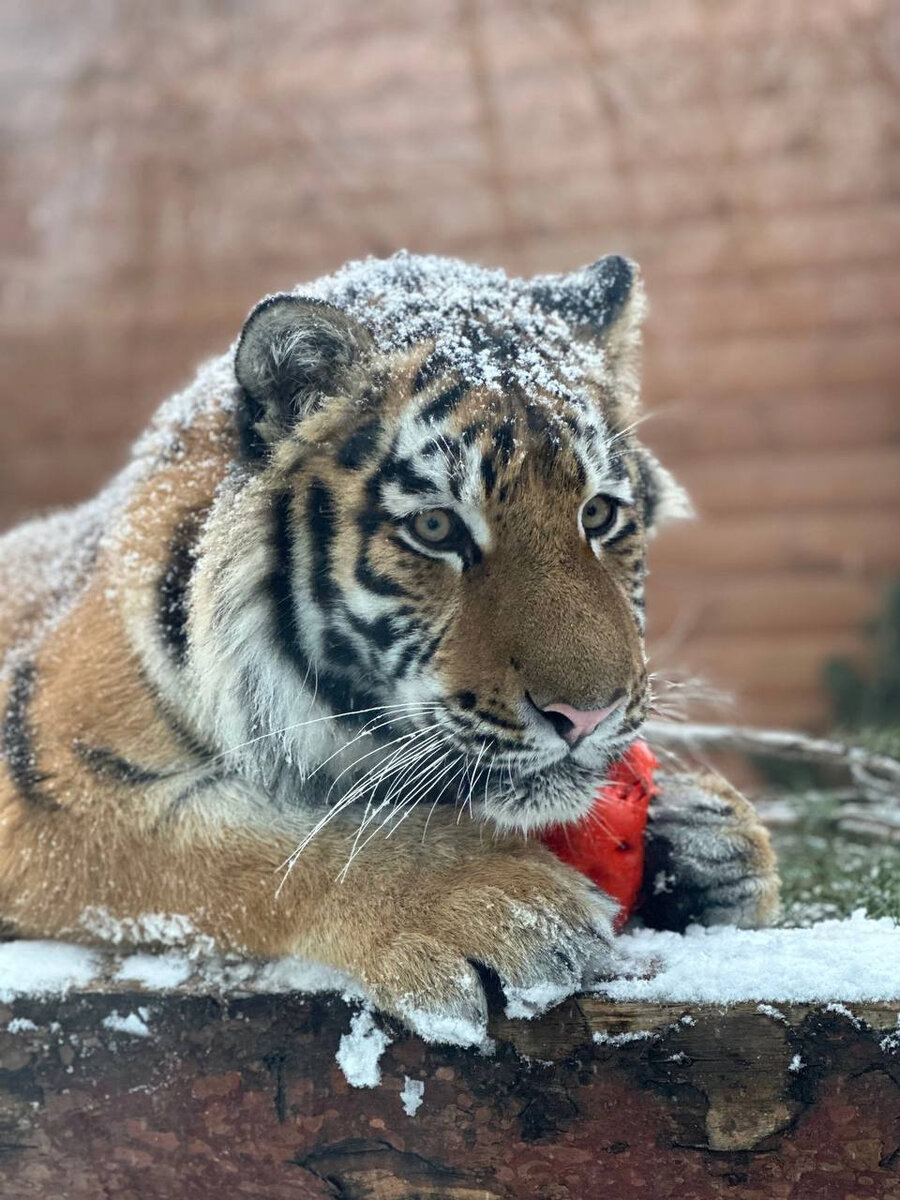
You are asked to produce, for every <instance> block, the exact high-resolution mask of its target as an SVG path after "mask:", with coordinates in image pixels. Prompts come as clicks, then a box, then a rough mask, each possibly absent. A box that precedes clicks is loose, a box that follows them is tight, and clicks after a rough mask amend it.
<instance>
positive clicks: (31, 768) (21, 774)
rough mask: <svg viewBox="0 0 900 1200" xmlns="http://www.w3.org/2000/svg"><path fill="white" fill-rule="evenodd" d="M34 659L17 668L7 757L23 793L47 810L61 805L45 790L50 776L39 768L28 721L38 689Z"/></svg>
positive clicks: (6, 721) (6, 729)
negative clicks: (36, 689)
mask: <svg viewBox="0 0 900 1200" xmlns="http://www.w3.org/2000/svg"><path fill="white" fill-rule="evenodd" d="M34 680H35V668H34V663H32V662H26V663H22V664H21V665H20V666H18V667H17V668H16V669H15V671H14V672H13V676H12V679H11V680H10V685H9V695H8V697H7V701H6V712H5V714H4V718H3V757H4V759H5V761H6V766H7V769H8V770H9V773H10V776H11V777H12V781H13V783H14V784H15V785H16V787H17V788H18V790H19V794H20V795H21V796H22V798H23V799H24V800H27V801H28V803H29V804H34V805H36V806H37V807H39V808H43V809H47V810H56V809H59V807H60V805H59V804H57V803H56V801H55V800H54V799H53V798H52V797H50V796H48V795H47V794H46V793H45V792H43V791H42V790H41V784H43V783H46V782H47V780H48V779H49V776H47V775H43V774H41V772H40V771H39V770H38V766H37V759H36V757H35V751H34V733H33V730H32V728H31V725H30V724H29V721H28V706H29V704H30V703H31V698H32V695H33V693H34Z"/></svg>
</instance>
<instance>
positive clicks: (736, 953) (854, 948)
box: [597, 910, 900, 1019]
mask: <svg viewBox="0 0 900 1200" xmlns="http://www.w3.org/2000/svg"><path fill="white" fill-rule="evenodd" d="M620 948H621V949H622V950H623V951H625V952H626V954H628V955H629V956H631V957H632V960H633V961H641V962H644V961H645V960H646V959H647V958H650V959H652V960H653V961H654V964H655V967H656V971H655V974H653V975H652V976H651V977H649V978H638V977H634V978H621V979H616V980H612V981H611V982H605V983H603V985H602V986H601V987H600V988H598V989H597V991H598V992H599V993H601V994H602V995H604V996H608V997H609V998H610V999H613V1000H646V1001H660V1002H695V1003H708V1004H728V1003H735V1002H738V1001H745V1000H761V1001H784V1002H792V1003H799V1004H803V1003H815V1002H826V1003H827V1004H828V1007H829V1008H830V1009H831V1010H832V1011H836V1012H840V1013H842V1014H843V1015H846V1016H848V1017H850V1018H851V1019H852V1016H853V1014H852V1013H851V1012H850V1010H849V1009H847V1008H846V1007H845V1006H844V1005H843V1004H841V1003H840V1002H841V1001H844V1002H849V1003H853V1002H857V1003H858V1002H864V1001H878V1000H900V926H898V925H897V923H896V922H895V921H893V920H892V919H891V918H890V917H880V918H877V919H873V918H871V917H868V916H866V914H865V912H864V911H863V910H858V911H857V912H855V913H854V914H853V915H852V916H851V917H848V918H846V919H845V920H831V921H821V922H820V923H819V924H818V925H812V926H810V927H809V928H806V929H754V930H751V929H733V928H731V927H729V926H716V927H713V928H711V929H704V928H701V927H699V926H692V927H691V928H690V929H688V930H687V932H686V933H685V934H683V935H682V934H677V933H664V932H659V931H657V930H650V929H638V930H635V931H634V932H633V933H631V934H629V935H628V936H626V937H624V938H622V939H620Z"/></svg>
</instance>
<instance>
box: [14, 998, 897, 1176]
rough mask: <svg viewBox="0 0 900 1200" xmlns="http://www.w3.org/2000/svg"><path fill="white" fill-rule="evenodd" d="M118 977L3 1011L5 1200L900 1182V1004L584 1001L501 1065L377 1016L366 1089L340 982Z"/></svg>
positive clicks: (502, 1042)
mask: <svg viewBox="0 0 900 1200" xmlns="http://www.w3.org/2000/svg"><path fill="white" fill-rule="evenodd" d="M97 987H98V990H93V989H92V988H91V987H83V988H82V989H81V990H79V991H72V992H70V993H69V994H68V995H66V996H64V997H56V998H48V997H29V996H19V997H16V998H14V999H12V1000H10V1001H9V1002H8V1003H6V1004H0V1196H2V1197H3V1200H33V1198H38V1197H40V1198H41V1200H46V1198H47V1197H66V1198H67V1200H88V1198H90V1200H96V1198H97V1197H115V1198H116V1200H125V1198H131V1197H136V1198H140V1200H173V1198H179V1200H202V1198H204V1197H210V1196H215V1197H238V1196H239V1197H263V1196H265V1197H267V1198H275V1200H280V1198H283V1200H288V1198H290V1200H325V1198H326V1197H331V1198H341V1200H501V1198H502V1200H520V1198H523V1200H524V1198H525V1197H528V1198H529V1200H535V1198H537V1200H591V1198H593V1197H601V1196H604V1197H605V1196H610V1197H616V1198H617V1200H618V1198H624V1200H628V1198H629V1197H632V1196H634V1197H637V1196H640V1197H642V1200H669V1198H672V1200H674V1198H675V1197H678V1200H707V1198H708V1197H726V1196H727V1197H731V1198H733V1197H735V1196H738V1197H741V1198H742V1200H756V1198H759V1200H763V1198H768V1197H785V1198H796V1200H799V1198H801V1197H807V1198H808V1197H816V1200H847V1197H850V1196H854V1197H856V1196H859V1197H865V1198H867V1200H888V1198H892V1200H896V1197H897V1196H898V1194H900V1173H898V1172H900V1025H898V1019H900V1006H898V1004H896V1003H893V1004H887V1003H885V1004H867V1005H860V1006H854V1008H853V1010H852V1011H851V1010H850V1009H847V1008H845V1007H844V1006H842V1005H838V1004H835V1005H830V1006H828V1005H820V1006H811V1005H785V1006H779V1007H778V1008H777V1009H776V1008H773V1007H770V1006H767V1005H758V1004H754V1003H742V1004H735V1005H733V1006H731V1007H727V1008H726V1007H716V1006H708V1005H703V1006H691V1005H683V1004H677V1005H674V1004H669V1005H667V1004H635V1003H630V1004H623V1003H615V1004H614V1003H609V1002H607V1001H604V1000H603V999H601V998H598V997H591V996H583V997H577V998H573V999H571V1000H569V1001H567V1002H565V1003H564V1004H563V1005H562V1006H560V1007H558V1008H556V1009H554V1010H553V1011H551V1012H550V1013H547V1014H545V1015H544V1016H543V1017H541V1018H539V1019H536V1020H533V1021H530V1022H526V1021H516V1020H509V1019H507V1018H505V1017H504V1016H502V1015H496V1016H495V1017H494V1019H493V1022H492V1027H491V1032H492V1035H493V1038H494V1040H495V1044H494V1049H493V1053H491V1054H482V1053H479V1052H476V1051H472V1050H462V1049H459V1048H455V1047H450V1046H441V1045H429V1044H426V1043H425V1042H423V1041H422V1040H421V1039H420V1038H418V1037H416V1036H413V1035H412V1034H409V1033H407V1032H405V1031H404V1030H403V1029H401V1028H400V1027H398V1026H396V1025H394V1024H392V1023H391V1022H389V1021H381V1019H380V1018H377V1020H378V1021H379V1023H380V1024H382V1026H383V1027H384V1029H385V1030H386V1031H387V1033H388V1034H389V1036H390V1037H391V1038H392V1041H391V1043H390V1045H389V1046H388V1047H387V1049H386V1051H385V1052H384V1053H383V1055H382V1058H381V1082H380V1083H379V1084H378V1085H377V1086H375V1087H371V1088H359V1087H351V1086H350V1084H349V1083H348V1082H347V1080H346V1078H345V1077H344V1075H343V1073H342V1071H341V1068H340V1067H339V1066H338V1064H337V1062H336V1060H335V1054H336V1051H337V1049H338V1046H339V1045H340V1040H341V1037H342V1036H343V1035H344V1034H345V1033H346V1032H347V1031H348V1029H349V1025H350V1020H351V1017H352V1015H353V1012H354V1011H355V1007H357V1006H354V1004H353V1003H348V1002H347V1001H345V1000H343V999H341V998H340V997H338V996H336V995H327V994H325V995H323V994H317V995H302V994H296V993H294V994H286V995H273V994H255V993H248V994H232V995H223V994H217V993H215V992H214V991H213V990H212V989H205V990H204V989H202V988H200V989H198V988H197V987H196V986H195V985H189V986H185V987H182V988H180V989H176V990H174V991H172V992H167V993H166V994H153V993H152V992H147V991H141V990H139V989H137V988H136V987H135V985H134V984H127V985H124V984H123V985H118V986H117V985H115V984H110V983H108V982H103V983H102V984H100V985H97ZM408 1080H414V1081H417V1082H419V1083H421V1084H423V1085H424V1089H423V1092H422V1097H421V1106H420V1107H419V1108H418V1111H416V1112H415V1113H414V1115H409V1114H408V1112H407V1109H408V1108H411V1107H414V1106H411V1105H409V1104H407V1105H406V1106H404V1103H403V1102H402V1098H403V1095H404V1094H408V1093H409V1085H408V1083H407V1081H408ZM405 1088H406V1089H407V1091H406V1093H404V1089H405Z"/></svg>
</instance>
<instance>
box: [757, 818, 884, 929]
mask: <svg viewBox="0 0 900 1200" xmlns="http://www.w3.org/2000/svg"><path fill="white" fill-rule="evenodd" d="M795 803H796V807H797V810H798V812H799V813H800V822H799V824H798V825H797V827H796V828H794V829H791V830H790V831H784V832H778V833H776V834H774V835H773V840H774V842H775V849H776V851H777V853H778V858H779V867H780V870H781V878H782V888H783V890H782V896H783V903H784V918H783V923H784V924H786V925H808V924H811V923H812V922H813V921H818V920H822V919H823V918H826V917H844V916H849V914H850V913H852V912H853V911H854V909H857V908H864V909H865V910H866V911H867V912H868V914H869V916H871V917H885V916H888V917H893V918H894V919H895V920H898V921H900V845H898V844H897V843H888V842H879V841H877V840H872V839H868V838H867V839H863V838H855V837H852V836H850V835H847V834H845V833H842V832H840V831H838V830H836V829H835V826H834V816H833V810H834V805H833V804H829V803H828V801H825V800H823V799H822V797H821V796H818V797H817V796H816V795H815V794H812V795H804V796H798V797H796V800H795Z"/></svg>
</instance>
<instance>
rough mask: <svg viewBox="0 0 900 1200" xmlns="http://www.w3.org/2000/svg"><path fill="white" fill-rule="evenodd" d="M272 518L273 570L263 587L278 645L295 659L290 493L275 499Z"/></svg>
mask: <svg viewBox="0 0 900 1200" xmlns="http://www.w3.org/2000/svg"><path fill="white" fill-rule="evenodd" d="M272 518H273V519H272V549H273V551H274V553H275V569H274V570H273V571H272V573H271V575H269V577H268V579H267V580H266V587H267V590H268V592H269V595H270V596H271V599H272V620H273V623H274V626H275V635H276V638H277V641H278V644H279V645H280V646H281V648H282V650H283V651H284V652H285V653H286V654H287V656H288V657H289V658H296V656H297V654H299V653H300V626H299V622H298V621H297V607H296V600H295V597H294V585H293V574H294V572H293V541H292V538H291V493H290V492H281V493H280V494H279V495H278V496H276V498H275V503H274V505H273V506H272Z"/></svg>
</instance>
